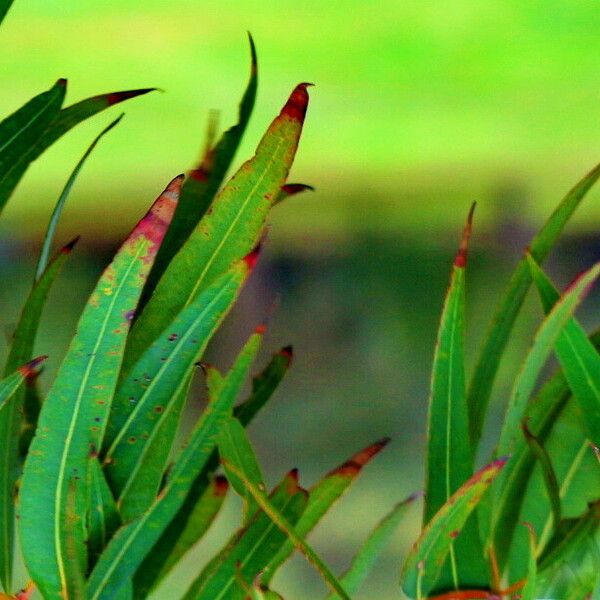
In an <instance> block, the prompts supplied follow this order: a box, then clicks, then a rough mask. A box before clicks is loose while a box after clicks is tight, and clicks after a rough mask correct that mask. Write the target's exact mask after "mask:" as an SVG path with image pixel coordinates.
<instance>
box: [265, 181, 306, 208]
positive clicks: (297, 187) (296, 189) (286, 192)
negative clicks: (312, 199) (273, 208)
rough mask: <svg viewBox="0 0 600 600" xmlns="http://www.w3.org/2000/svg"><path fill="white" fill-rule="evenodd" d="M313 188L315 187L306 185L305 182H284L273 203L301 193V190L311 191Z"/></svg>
mask: <svg viewBox="0 0 600 600" xmlns="http://www.w3.org/2000/svg"><path fill="white" fill-rule="evenodd" d="M314 189H315V188H314V187H313V186H312V185H307V184H306V183H286V184H285V185H283V186H282V187H281V189H280V190H279V194H277V198H275V202H274V203H275V204H279V203H280V202H283V201H284V200H285V199H286V198H289V197H290V196H295V195H296V194H301V193H302V192H308V191H311V192H312V191H314Z"/></svg>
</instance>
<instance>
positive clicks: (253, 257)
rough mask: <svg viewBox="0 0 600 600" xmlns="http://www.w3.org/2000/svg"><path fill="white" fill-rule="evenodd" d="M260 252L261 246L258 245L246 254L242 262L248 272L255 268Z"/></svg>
mask: <svg viewBox="0 0 600 600" xmlns="http://www.w3.org/2000/svg"><path fill="white" fill-rule="evenodd" d="M260 250H261V245H260V244H258V245H257V246H256V247H255V248H254V250H252V251H251V252H249V253H248V254H246V256H244V258H243V261H244V262H245V263H246V265H248V268H249V269H250V270H252V269H254V267H255V266H256V263H257V262H258V257H259V255H260Z"/></svg>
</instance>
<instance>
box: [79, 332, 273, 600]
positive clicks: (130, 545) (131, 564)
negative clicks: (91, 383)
mask: <svg viewBox="0 0 600 600" xmlns="http://www.w3.org/2000/svg"><path fill="white" fill-rule="evenodd" d="M261 337H262V336H261V335H260V334H257V333H255V334H254V335H252V336H251V337H250V339H249V340H248V342H247V343H246V345H245V346H244V348H243V349H242V351H241V352H240V354H239V356H238V358H237V359H236V361H235V363H234V365H233V367H232V368H231V370H230V371H229V373H228V375H227V378H226V380H225V383H224V385H223V387H222V389H221V393H220V395H219V397H218V398H215V400H214V401H213V402H211V403H210V404H209V405H208V406H207V408H206V409H205V411H204V412H203V414H202V416H201V418H200V420H199V421H198V423H197V424H196V426H195V428H194V430H193V432H192V434H191V436H190V439H189V440H188V443H187V445H186V446H185V447H184V448H183V450H181V452H180V453H179V456H178V458H177V459H176V461H175V464H174V465H173V468H172V470H171V471H170V473H169V476H168V478H167V481H166V483H165V485H164V487H163V489H162V490H161V491H160V494H159V495H158V497H157V498H156V500H155V502H154V503H153V504H152V506H151V507H150V508H149V509H148V510H147V511H146V512H145V513H144V514H143V515H142V516H140V517H138V518H137V519H135V520H133V521H131V522H129V523H127V524H126V525H124V526H123V527H121V529H119V530H118V531H117V533H116V534H115V535H114V537H113V538H112V540H111V541H110V543H109V544H108V546H107V548H106V550H105V551H104V552H103V554H102V556H100V559H99V560H98V562H97V564H96V566H95V567H94V570H93V571H92V574H91V575H90V578H89V581H88V587H87V598H86V600H100V599H102V600H109V599H111V598H113V597H114V595H115V594H117V593H119V591H120V590H121V589H122V588H123V586H124V585H126V584H127V583H128V582H129V581H131V578H132V577H133V575H134V574H135V572H136V571H137V570H138V567H139V566H140V565H141V563H142V561H143V560H144V558H145V557H146V555H147V554H148V553H149V552H150V550H151V549H152V547H153V546H154V544H155V543H156V542H157V541H158V539H159V538H160V536H161V535H162V533H163V532H164V530H165V529H166V527H167V526H168V524H169V522H170V521H171V519H172V518H173V517H174V516H175V515H176V514H177V511H178V510H179V509H180V508H181V506H182V504H183V503H184V501H185V498H186V496H187V494H188V492H189V491H190V488H191V487H192V485H193V483H194V480H195V479H196V477H197V476H198V474H199V473H201V472H202V469H203V467H204V465H205V464H206V462H207V461H208V459H209V457H210V455H211V453H212V451H213V450H214V448H215V445H216V436H217V434H218V432H219V430H220V428H221V426H222V425H223V422H224V420H225V419H226V418H227V416H228V414H229V412H230V410H231V408H232V406H233V403H234V402H235V400H236V397H237V395H238V393H239V391H240V389H241V387H242V385H243V383H244V380H245V379H246V376H247V374H248V371H249V369H250V365H251V364H252V361H253V360H254V357H255V356H256V354H257V352H258V350H259V347H260V341H261Z"/></svg>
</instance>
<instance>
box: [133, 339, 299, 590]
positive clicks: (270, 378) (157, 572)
mask: <svg viewBox="0 0 600 600" xmlns="http://www.w3.org/2000/svg"><path fill="white" fill-rule="evenodd" d="M291 359H292V348H291V347H287V348H283V349H282V350H280V351H279V352H278V353H277V354H275V355H274V356H273V358H272V359H271V361H270V362H269V364H268V365H267V367H266V368H265V369H264V370H263V371H262V373H260V374H259V375H258V376H257V377H255V378H254V379H253V380H252V393H251V394H250V397H249V398H248V399H247V400H246V401H245V402H243V403H242V404H240V405H238V406H236V407H235V409H234V415H235V416H236V418H238V419H239V420H240V421H241V423H242V424H243V425H244V426H247V425H248V424H249V423H250V421H252V419H253V418H254V416H255V415H256V414H257V413H258V411H259V410H260V409H261V408H262V407H263V406H264V405H265V403H266V402H267V401H268V400H269V398H270V397H271V395H272V394H273V392H274V391H275V389H276V388H277V386H278V385H279V383H280V382H281V380H282V379H283V376H284V375H285V373H286V372H287V370H288V368H289V366H290V363H291ZM211 377H212V378H214V379H216V378H218V377H220V374H219V372H218V371H217V369H215V368H210V367H209V368H208V369H207V380H208V379H209V378H211ZM212 385H214V384H212ZM216 387H218V386H216ZM216 387H215V389H216ZM215 397H216V395H214V396H213V397H212V399H214V398H215ZM218 467H219V457H218V454H217V452H216V450H215V451H213V453H212V454H211V456H210V458H209V460H208V461H207V462H206V465H205V466H204V468H203V470H202V472H201V473H200V474H199V475H198V476H197V478H196V480H195V481H194V483H193V484H192V486H191V489H190V491H189V492H188V495H187V497H186V499H185V502H184V503H183V505H182V506H181V508H180V509H179V511H178V512H177V515H176V516H175V517H174V518H173V519H172V521H171V522H170V523H169V525H168V527H167V528H166V529H165V531H164V533H163V534H162V536H161V537H160V539H159V540H158V542H157V543H156V545H155V546H154V547H153V548H152V550H151V552H150V553H149V554H148V556H147V557H146V559H145V560H144V562H143V563H142V566H141V567H140V569H139V570H138V573H137V575H136V579H135V590H136V598H145V597H146V596H147V595H148V593H149V592H150V590H151V589H152V588H153V587H154V586H155V585H156V584H157V583H158V582H159V581H160V580H161V579H162V578H163V577H164V576H165V575H166V574H167V573H168V572H169V570H170V569H171V568H172V566H173V565H175V564H176V563H177V562H178V560H179V559H180V558H181V557H182V556H183V555H184V554H185V553H186V552H187V551H188V550H189V549H190V548H191V547H192V546H193V545H194V544H195V543H196V542H197V541H198V540H199V539H200V538H201V537H202V535H203V534H204V532H205V530H204V529H203V528H202V527H197V528H196V527H195V525H194V518H193V515H194V511H195V510H196V507H197V506H199V505H200V504H201V503H202V501H203V498H204V496H205V495H206V494H207V493H208V492H209V490H208V488H209V482H210V481H211V477H210V474H211V473H214V471H216V470H217V468H218ZM186 532H187V534H189V535H187V534H186ZM163 565H164V567H163Z"/></svg>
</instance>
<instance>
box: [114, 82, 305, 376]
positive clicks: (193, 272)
mask: <svg viewBox="0 0 600 600" xmlns="http://www.w3.org/2000/svg"><path fill="white" fill-rule="evenodd" d="M307 105H308V94H307V92H306V86H305V85H300V86H298V87H297V88H296V89H295V90H294V92H293V93H292V95H291V96H290V98H289V100H288V102H287V103H286V105H285V106H284V107H283V109H282V111H281V113H280V115H279V116H278V117H277V118H276V119H275V120H274V121H273V123H272V124H271V126H270V127H269V129H268V130H267V132H266V133H265V135H264V137H263V139H262V140H261V142H260V144H259V146H258V148H257V150H256V154H255V155H254V157H253V158H252V159H250V160H249V161H247V162H246V163H244V164H243V165H242V166H241V167H240V169H239V170H238V172H237V173H236V174H235V175H234V176H233V177H232V178H231V179H230V180H229V181H228V182H227V184H226V185H225V187H224V188H223V190H222V191H221V192H220V193H219V194H218V196H217V197H216V198H215V201H214V202H213V204H212V206H211V210H210V211H207V213H206V214H205V216H204V217H203V218H202V220H201V221H200V223H198V225H197V227H196V228H195V229H194V231H193V233H192V234H191V235H190V237H189V239H188V240H187V242H186V243H185V245H184V246H183V247H182V248H181V250H180V251H179V253H178V254H177V255H176V256H175V258H174V259H173V261H172V262H171V263H170V265H169V267H168V268H167V270H166V271H165V274H164V276H163V277H162V279H161V280H160V282H159V283H158V285H157V287H156V291H155V293H154V295H153V296H152V298H151V300H150V301H149V302H148V304H147V305H146V307H145V309H144V311H143V312H142V314H141V315H140V317H139V318H138V320H137V321H136V323H135V325H134V327H133V330H132V338H131V341H130V342H129V344H128V348H127V354H126V357H125V360H126V365H125V367H124V368H125V370H126V371H127V369H128V367H129V366H130V365H132V364H133V363H134V362H135V361H136V360H137V359H138V358H139V356H140V355H141V354H142V352H143V351H144V350H145V349H146V348H147V347H148V346H149V345H150V344H151V343H152V342H153V341H154V340H155V339H156V338H157V337H158V335H160V333H161V332H162V331H164V329H165V328H166V327H167V325H168V324H169V323H170V322H171V321H172V319H173V318H174V317H175V315H176V314H177V313H178V312H179V311H180V310H181V309H182V308H184V307H185V306H187V305H188V304H189V303H190V302H192V301H193V300H194V298H196V297H197V296H198V294H199V293H201V292H202V291H203V290H204V289H206V288H207V287H208V286H209V285H210V284H211V283H212V282H213V281H214V280H215V278H216V277H218V276H219V275H221V274H222V273H224V272H225V271H227V270H228V269H229V268H230V267H231V265H232V263H233V262H235V261H236V260H240V259H241V258H243V257H244V256H246V255H247V254H249V253H250V252H251V251H252V250H253V249H254V248H255V246H256V245H257V243H258V242H259V240H260V237H261V235H262V232H263V229H264V225H265V220H266V218H267V214H268V212H269V209H270V208H271V206H272V203H273V201H274V199H275V197H276V195H277V193H278V192H279V189H280V188H281V186H282V185H283V184H284V182H285V179H286V177H287V175H288V172H289V169H290V167H291V165H292V162H293V160H294V156H295V154H296V148H297V146H298V141H299V139H300V133H301V131H302V123H303V120H304V113H305V111H306V108H307Z"/></svg>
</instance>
